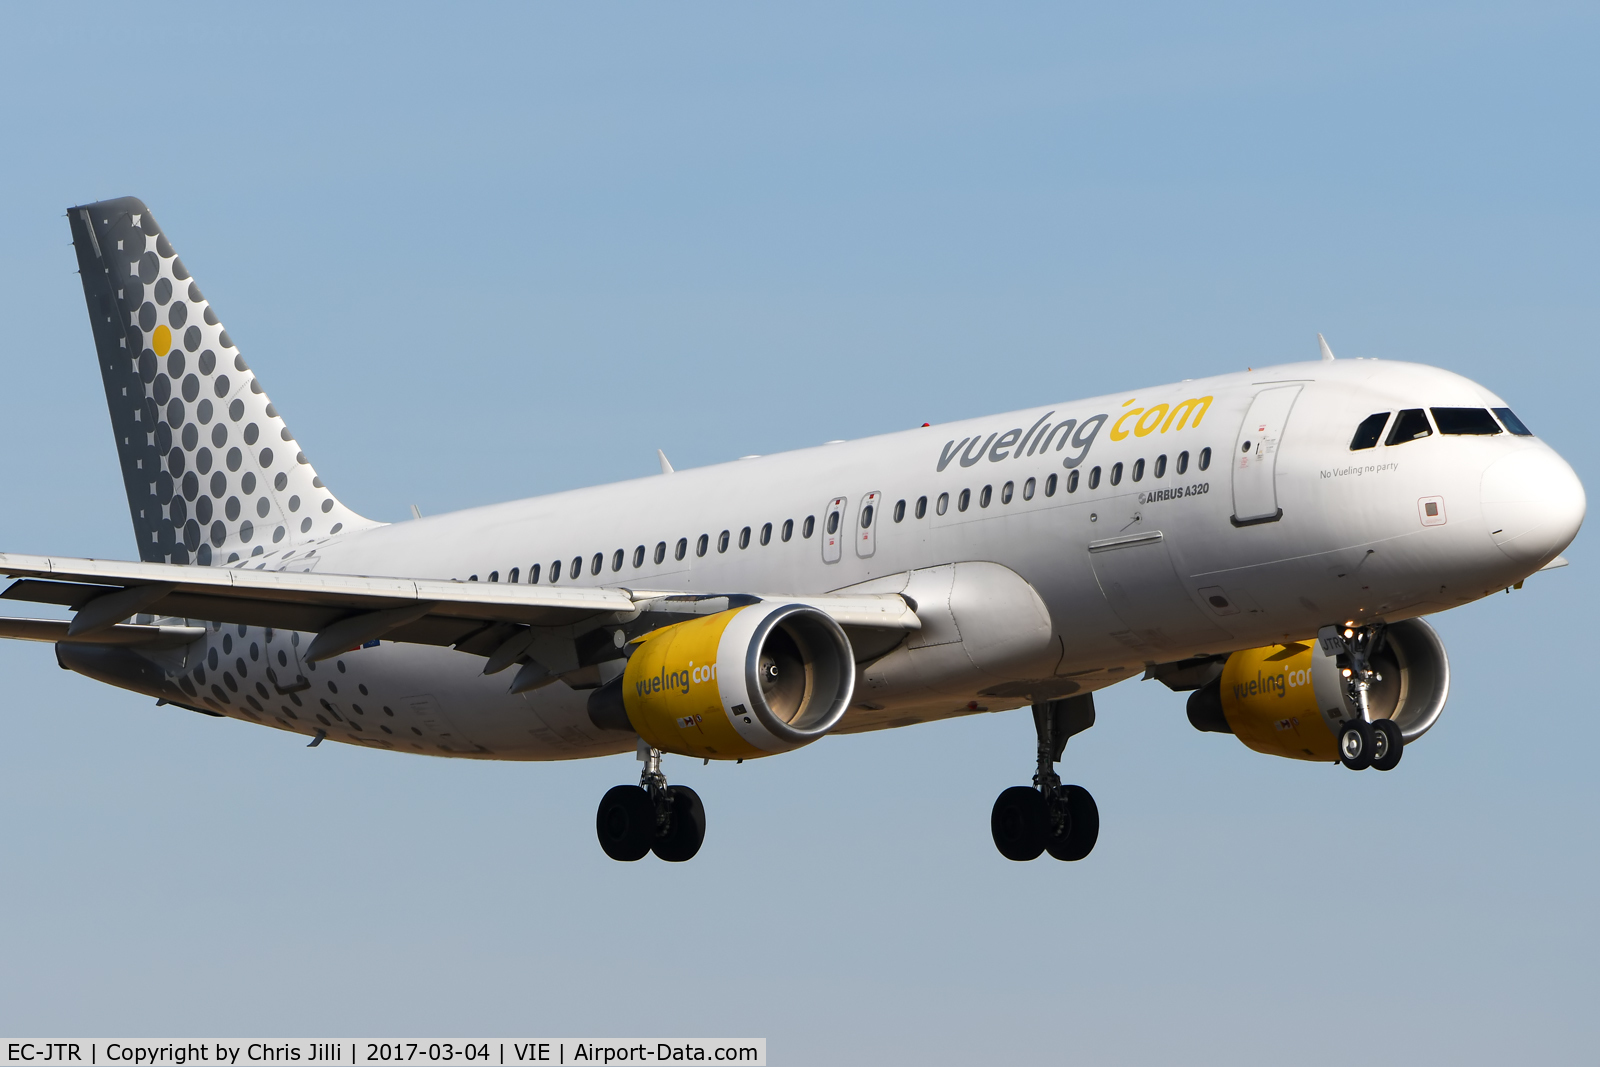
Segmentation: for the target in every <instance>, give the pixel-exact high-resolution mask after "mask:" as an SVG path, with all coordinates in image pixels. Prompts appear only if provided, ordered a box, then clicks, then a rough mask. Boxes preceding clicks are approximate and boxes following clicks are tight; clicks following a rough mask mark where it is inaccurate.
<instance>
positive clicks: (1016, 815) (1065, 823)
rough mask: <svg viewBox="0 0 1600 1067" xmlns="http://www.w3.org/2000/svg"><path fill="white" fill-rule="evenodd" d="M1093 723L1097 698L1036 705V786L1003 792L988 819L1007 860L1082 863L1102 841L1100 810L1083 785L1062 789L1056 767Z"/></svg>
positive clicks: (1015, 786) (1034, 722)
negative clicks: (1047, 858) (1044, 856)
mask: <svg viewBox="0 0 1600 1067" xmlns="http://www.w3.org/2000/svg"><path fill="white" fill-rule="evenodd" d="M1093 725H1094V695H1093V694H1091V693H1085V694H1083V695H1082V696H1076V697H1068V698H1067V699H1065V700H1051V701H1048V702H1047V703H1043V704H1035V705H1034V706H1033V728H1034V730H1035V732H1036V733H1037V734H1038V736H1039V767H1038V770H1037V771H1036V772H1035V773H1034V776H1033V785H1031V786H1027V785H1014V786H1012V787H1011V788H1010V789H1007V790H1006V791H1005V792H1003V793H1001V794H1000V798H999V799H998V800H996V801H995V802H994V811H993V812H992V813H991V814H990V816H989V829H990V831H991V832H992V833H993V834H994V847H995V848H997V849H999V850H1000V854H1001V855H1002V856H1004V857H1005V858H1006V859H1008V860H1018V861H1026V860H1032V859H1038V858H1039V854H1040V853H1041V852H1048V853H1050V855H1052V856H1054V857H1055V858H1056V859H1058V860H1081V859H1083V857H1085V856H1087V855H1088V854H1089V853H1090V852H1091V851H1093V850H1094V843H1095V841H1097V840H1098V839H1099V837H1100V809H1099V808H1097V807H1096V806H1095V803H1094V797H1092V796H1090V795H1089V791H1088V790H1087V789H1085V788H1083V787H1082V786H1077V785H1062V784H1061V777H1060V775H1058V774H1056V772H1055V765H1056V764H1057V763H1059V762H1060V761H1061V753H1062V752H1063V751H1065V750H1066V747H1067V738H1069V737H1071V736H1072V735H1073V734H1076V733H1081V732H1083V731H1084V730H1087V729H1088V728H1089V727H1091V726H1093Z"/></svg>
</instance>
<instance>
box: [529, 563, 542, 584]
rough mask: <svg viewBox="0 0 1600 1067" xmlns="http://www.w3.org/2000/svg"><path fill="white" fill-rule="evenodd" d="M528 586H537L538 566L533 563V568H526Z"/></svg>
mask: <svg viewBox="0 0 1600 1067" xmlns="http://www.w3.org/2000/svg"><path fill="white" fill-rule="evenodd" d="M528 584H529V585H538V584H539V565H538V564H537V563H535V564H534V565H533V566H531V567H529V568H528Z"/></svg>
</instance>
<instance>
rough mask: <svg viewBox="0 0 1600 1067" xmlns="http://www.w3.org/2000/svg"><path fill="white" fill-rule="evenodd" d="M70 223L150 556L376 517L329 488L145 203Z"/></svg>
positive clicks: (249, 545)
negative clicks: (348, 504)
mask: <svg viewBox="0 0 1600 1067" xmlns="http://www.w3.org/2000/svg"><path fill="white" fill-rule="evenodd" d="M67 219H68V221H69V222H70V223H71V226H72V243H73V246H74V248H76V249H77V253H78V273H79V274H80V275H82V278H83V295H84V299H85V300H86V301H87V302H88V305H89V321H90V323H91V324H92V325H93V327H94V343H95V349H96V350H97V351H98V353H99V357H100V373H101V376H102V377H103V378H104V380H105V386H106V402H107V404H109V405H110V407H111V426H112V429H113V430H114V431H115V432H116V437H117V454H118V456H119V457H120V459H121V460H122V480H123V483H124V484H125V485H126V486H127V490H128V509H129V510H130V511H131V512H132V513H133V529H134V533H135V534H136V536H137V537H138V541H139V558H140V559H141V560H144V561H146V562H153V563H163V562H165V563H199V564H202V565H209V564H213V563H215V564H218V565H221V564H226V563H232V562H235V561H236V560H240V559H243V558H248V557H250V556H260V555H266V554H277V553H278V552H281V551H283V550H286V549H289V548H292V547H295V546H297V545H301V544H306V543H308V542H312V541H320V540H323V539H325V538H328V537H330V536H333V535H336V534H341V533H349V532H353V531H355V530H358V529H365V528H367V527H371V526H376V525H378V524H377V523H374V522H372V521H371V520H369V519H364V518H362V517H361V516H360V515H357V514H356V513H355V512H353V511H351V510H350V509H349V508H346V507H345V506H344V505H343V504H341V503H339V501H338V499H336V498H335V497H334V495H333V494H332V493H331V492H329V491H328V489H327V488H326V487H325V486H324V485H323V484H322V479H320V478H318V477H317V472H316V471H314V470H312V468H311V464H310V462H309V461H307V459H306V456H305V453H304V452H301V451H300V450H299V449H298V447H297V446H296V445H295V441H294V437H293V436H292V435H291V434H290V433H289V429H288V427H287V426H285V425H284V422H283V418H282V417H281V416H280V415H279V414H278V411H277V409H276V408H274V407H273V406H272V403H271V402H270V401H269V400H268V399H267V395H266V393H264V392H262V390H261V384H260V382H258V381H257V380H256V377H255V375H254V374H253V373H251V371H250V368H249V367H248V366H247V365H246V364H245V361H244V357H242V356H240V355H239V351H238V349H236V348H234V346H233V341H232V339H230V338H229V337H228V331H227V330H225V329H223V327H222V324H221V323H220V322H219V321H218V320H217V316H216V312H214V311H213V310H212V309H211V305H210V304H209V303H208V302H207V301H206V299H205V297H203V296H201V295H200V288H199V286H197V285H196V284H195V283H194V281H193V280H192V279H191V278H190V277H189V272H188V270H187V269H185V268H184V265H183V261H182V260H181V259H179V258H178V256H177V254H176V253H175V252H174V251H173V249H172V244H171V242H169V241H168V240H167V237H166V235H165V234H164V233H162V232H161V228H160V227H159V226H157V225H156V220H155V219H154V218H152V217H151V215H150V212H149V210H148V209H147V208H146V207H145V206H144V204H142V203H141V202H139V201H138V200H135V199H134V198H132V197H124V198H123V199H120V200H106V201H102V202H101V203H98V204H88V205H85V206H82V207H75V208H71V209H70V210H69V211H68V212H67Z"/></svg>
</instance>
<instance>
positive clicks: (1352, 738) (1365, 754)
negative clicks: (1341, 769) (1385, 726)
mask: <svg viewBox="0 0 1600 1067" xmlns="http://www.w3.org/2000/svg"><path fill="white" fill-rule="evenodd" d="M1372 749H1373V744H1372V724H1371V723H1368V722H1366V721H1365V720H1362V719H1347V720H1345V724H1344V725H1343V726H1341V727H1339V762H1340V763H1342V764H1344V765H1345V766H1346V767H1349V768H1350V769H1351V770H1352V771H1364V770H1366V769H1367V768H1368V767H1370V766H1372Z"/></svg>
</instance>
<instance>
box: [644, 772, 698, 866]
mask: <svg viewBox="0 0 1600 1067" xmlns="http://www.w3.org/2000/svg"><path fill="white" fill-rule="evenodd" d="M667 795H668V796H670V797H671V798H672V828H671V829H670V830H668V831H667V834H666V836H665V837H658V838H656V839H655V842H654V843H653V844H651V846H650V851H651V852H654V853H655V854H656V858H657V859H661V860H665V861H666V862H668V863H683V862H685V861H686V860H692V859H694V857H695V853H697V852H699V851H700V844H701V842H703V841H705V839H706V806H705V805H704V804H702V803H701V802H700V794H698V793H696V792H695V791H694V790H693V789H690V788H689V787H688V786H686V785H674V786H668V787H667Z"/></svg>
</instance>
